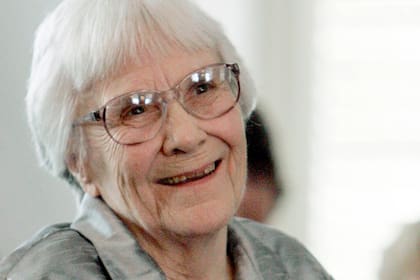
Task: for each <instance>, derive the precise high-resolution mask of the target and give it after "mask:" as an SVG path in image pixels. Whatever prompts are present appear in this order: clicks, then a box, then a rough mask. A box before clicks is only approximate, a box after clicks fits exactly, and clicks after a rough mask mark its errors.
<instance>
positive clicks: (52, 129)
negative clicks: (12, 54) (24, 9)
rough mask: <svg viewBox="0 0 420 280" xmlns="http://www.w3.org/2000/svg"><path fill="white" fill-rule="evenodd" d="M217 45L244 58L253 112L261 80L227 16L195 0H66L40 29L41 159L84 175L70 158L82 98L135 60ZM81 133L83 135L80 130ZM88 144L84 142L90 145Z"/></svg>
mask: <svg viewBox="0 0 420 280" xmlns="http://www.w3.org/2000/svg"><path fill="white" fill-rule="evenodd" d="M175 46H176V47H181V48H183V49H185V50H188V51H195V50H200V49H206V48H210V49H212V50H214V51H215V52H216V53H218V54H219V55H220V56H221V58H222V60H223V61H225V62H230V63H231V62H238V63H239V64H240V66H241V99H240V101H239V102H240V107H241V110H242V113H243V115H244V118H247V117H248V116H249V114H250V113H251V111H252V110H253V109H254V107H255V103H256V94H255V88H254V85H253V82H252V80H251V78H250V77H249V75H248V72H247V71H246V69H245V68H244V66H243V64H242V63H241V60H240V58H239V57H238V55H237V53H236V51H235V49H234V47H233V46H232V44H231V43H230V41H229V40H228V39H227V38H226V36H225V35H224V33H223V31H222V29H221V28H220V26H219V24H218V23H217V22H215V21H214V20H213V19H211V18H209V17H208V16H207V15H206V14H205V13H204V12H203V11H201V10H200V9H199V8H198V7H197V6H195V5H194V4H193V3H191V2H189V1H188V0H170V1H168V0H65V1H63V2H62V3H61V4H60V5H59V6H58V7H57V8H56V9H55V10H54V11H53V12H52V13H51V14H49V15H48V16H47V17H46V18H45V20H44V21H43V22H42V24H41V25H40V26H39V28H38V30H37V32H36V38H35V44H34V54H33V61H32V69H31V75H30V79H29V85H28V94H27V97H26V105H27V113H28V119H29V124H30V127H31V130H32V134H33V138H34V142H35V145H36V147H37V152H38V156H39V159H40V162H41V165H43V166H45V167H46V168H47V169H48V170H49V171H50V172H51V173H52V174H53V175H55V176H58V177H63V178H65V179H66V180H68V181H69V182H70V183H72V182H73V183H76V184H75V185H78V184H77V182H75V181H74V180H73V178H72V176H71V175H70V173H69V171H68V169H67V166H66V157H67V153H68V145H69V137H70V135H71V132H72V122H73V120H74V117H75V113H76V110H77V108H76V107H77V104H78V100H79V98H81V97H82V96H83V95H85V94H86V93H87V92H88V91H89V89H90V88H91V87H93V86H94V85H95V83H97V82H99V81H101V80H105V79H108V78H110V77H112V75H113V74H115V73H116V71H118V70H119V69H121V67H122V66H123V65H124V64H125V63H127V62H128V61H136V62H140V63H141V58H142V57H144V56H149V57H150V56H152V57H158V56H162V55H164V54H165V53H166V52H167V51H169V50H171V49H173V48H174V47H175ZM79 136H80V135H79ZM82 149H83V148H82Z"/></svg>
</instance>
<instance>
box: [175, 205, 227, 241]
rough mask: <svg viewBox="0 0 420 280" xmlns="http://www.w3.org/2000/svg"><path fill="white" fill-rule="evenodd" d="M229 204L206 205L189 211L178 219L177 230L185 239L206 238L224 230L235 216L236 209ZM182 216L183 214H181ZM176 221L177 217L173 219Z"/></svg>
mask: <svg viewBox="0 0 420 280" xmlns="http://www.w3.org/2000/svg"><path fill="white" fill-rule="evenodd" d="M227 204H228V203H225V204H224V205H221V203H218V205H214V204H212V203H206V204H205V205H200V209H196V208H197V207H194V208H191V209H188V211H187V213H183V215H182V216H180V217H177V220H178V222H177V225H175V227H177V228H178V229H179V230H175V231H176V232H178V233H179V234H180V235H182V236H185V237H194V236H204V235H209V234H213V233H217V232H218V231H220V230H222V229H224V228H225V227H226V226H227V224H228V223H229V221H230V220H231V218H232V217H233V215H234V212H235V210H234V207H233V206H230V207H229V206H228V205H227ZM180 214H181V213H180ZM173 218H174V219H175V217H173Z"/></svg>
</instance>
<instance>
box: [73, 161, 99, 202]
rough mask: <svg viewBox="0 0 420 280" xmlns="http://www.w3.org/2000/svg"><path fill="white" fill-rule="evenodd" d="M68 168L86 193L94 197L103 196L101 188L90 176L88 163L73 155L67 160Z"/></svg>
mask: <svg viewBox="0 0 420 280" xmlns="http://www.w3.org/2000/svg"><path fill="white" fill-rule="evenodd" d="M67 167H68V169H69V171H70V173H71V174H72V175H73V177H74V178H76V180H77V181H78V182H79V184H80V186H81V187H82V189H83V191H84V192H85V193H88V194H89V195H91V196H93V197H97V196H100V195H101V192H100V189H99V186H98V185H97V184H96V183H95V182H94V181H92V180H91V178H90V176H89V174H90V172H89V170H90V168H89V166H88V164H87V162H86V161H82V160H80V159H78V158H77V156H76V155H75V154H71V155H69V157H68V159H67Z"/></svg>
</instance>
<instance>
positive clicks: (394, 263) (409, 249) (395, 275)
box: [379, 222, 420, 280]
mask: <svg viewBox="0 0 420 280" xmlns="http://www.w3.org/2000/svg"><path fill="white" fill-rule="evenodd" d="M379 279H380V280H420V222H418V223H415V224H410V225H406V226H405V227H404V228H403V230H402V231H401V233H400V234H399V235H398V237H397V238H396V240H395V241H394V242H393V243H392V244H391V245H390V247H389V248H388V249H387V250H386V251H385V253H384V257H383V260H382V264H381V268H380V272H379Z"/></svg>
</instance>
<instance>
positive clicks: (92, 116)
mask: <svg viewBox="0 0 420 280" xmlns="http://www.w3.org/2000/svg"><path fill="white" fill-rule="evenodd" d="M215 66H225V67H226V68H228V69H230V70H231V71H232V73H233V74H234V76H235V79H236V82H237V85H238V95H237V97H236V100H235V102H234V103H233V104H232V106H231V107H229V108H228V109H227V110H226V111H224V112H223V113H221V114H220V115H217V116H215V117H212V118H203V117H200V116H197V115H194V114H193V113H191V112H189V111H188V110H186V109H185V107H184V106H183V104H181V103H180V105H181V107H182V108H183V109H184V110H185V111H186V112H187V113H188V114H190V115H192V116H194V117H195V118H198V119H202V120H210V119H216V118H219V117H221V116H223V115H225V114H226V113H228V112H229V111H231V110H232V109H233V108H234V107H235V106H236V104H237V103H238V101H239V98H240V96H241V83H240V79H239V74H240V69H239V65H238V63H231V64H229V63H215V64H210V65H206V66H204V67H201V68H199V69H196V70H194V71H191V72H190V73H188V74H187V75H185V76H184V77H183V78H182V79H181V80H180V81H179V82H178V83H177V84H176V85H175V86H174V87H172V88H170V89H167V90H164V91H158V90H135V91H130V92H126V93H123V94H121V95H118V96H115V97H113V98H111V99H110V100H108V101H107V102H106V103H105V104H104V105H103V106H101V107H100V108H99V109H97V110H95V111H91V112H89V113H87V114H86V115H83V116H82V117H80V118H78V119H77V120H75V121H74V122H73V128H75V127H77V126H83V125H87V124H90V125H95V124H96V125H99V122H101V124H102V126H103V127H104V129H105V131H106V132H107V134H108V136H109V137H110V138H111V139H112V140H113V141H114V142H116V143H118V144H120V145H125V146H131V145H137V144H140V143H143V142H146V141H148V140H150V139H153V138H154V137H155V136H156V135H157V133H156V134H155V135H154V136H153V137H151V138H149V139H147V140H143V141H138V142H134V143H124V142H122V141H119V140H117V139H115V138H114V137H113V136H112V134H111V132H110V131H109V128H108V126H107V124H106V109H107V107H108V105H109V103H111V102H112V101H114V100H116V99H119V98H121V97H124V96H129V95H132V94H136V93H139V94H141V93H152V94H157V95H159V96H161V97H163V96H166V95H168V93H170V94H171V96H172V98H171V100H172V99H176V100H177V102H179V101H178V99H179V92H180V90H179V89H180V86H181V83H182V82H183V81H184V80H185V79H186V78H187V77H189V76H191V75H192V74H194V73H196V72H199V71H201V70H204V69H206V68H210V67H215ZM174 96H175V97H174ZM161 104H162V124H160V127H159V129H158V130H157V131H159V130H160V129H161V128H162V125H163V123H164V121H165V120H166V106H167V105H168V98H162V101H161Z"/></svg>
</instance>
